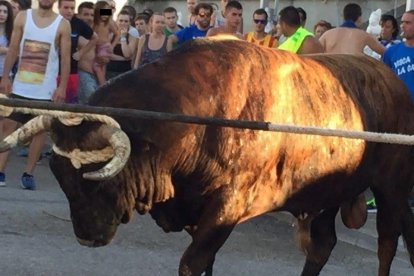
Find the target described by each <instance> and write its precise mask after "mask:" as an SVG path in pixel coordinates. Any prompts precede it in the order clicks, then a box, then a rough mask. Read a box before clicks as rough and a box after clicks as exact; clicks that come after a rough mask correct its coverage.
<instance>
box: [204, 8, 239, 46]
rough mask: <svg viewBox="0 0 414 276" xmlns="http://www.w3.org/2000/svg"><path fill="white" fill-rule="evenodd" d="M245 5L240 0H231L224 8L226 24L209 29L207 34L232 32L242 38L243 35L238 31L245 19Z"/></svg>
mask: <svg viewBox="0 0 414 276" xmlns="http://www.w3.org/2000/svg"><path fill="white" fill-rule="evenodd" d="M242 14H243V7H242V5H241V4H240V2H239V1H235V0H233V1H229V2H228V3H227V6H226V8H225V10H224V25H223V26H218V27H215V28H212V29H210V30H208V32H207V36H213V35H217V34H232V35H234V36H237V37H238V38H240V39H243V35H242V34H241V33H239V32H238V29H239V26H240V24H241V22H242V20H243V15H242Z"/></svg>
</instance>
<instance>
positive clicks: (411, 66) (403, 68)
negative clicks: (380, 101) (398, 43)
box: [394, 56, 414, 76]
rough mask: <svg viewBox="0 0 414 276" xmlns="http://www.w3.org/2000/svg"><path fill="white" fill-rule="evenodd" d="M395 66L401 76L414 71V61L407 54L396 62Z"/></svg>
mask: <svg viewBox="0 0 414 276" xmlns="http://www.w3.org/2000/svg"><path fill="white" fill-rule="evenodd" d="M394 68H395V70H396V71H397V75H398V76H401V75H404V74H406V73H409V72H412V71H414V62H411V58H410V56H405V57H402V58H400V59H398V60H397V61H395V62H394Z"/></svg>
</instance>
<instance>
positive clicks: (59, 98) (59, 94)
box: [52, 86, 66, 103]
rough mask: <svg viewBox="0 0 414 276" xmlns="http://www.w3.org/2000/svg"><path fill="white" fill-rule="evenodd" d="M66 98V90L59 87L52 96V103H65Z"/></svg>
mask: <svg viewBox="0 0 414 276" xmlns="http://www.w3.org/2000/svg"><path fill="white" fill-rule="evenodd" d="M65 97H66V89H63V88H62V87H60V86H59V87H58V88H56V90H55V92H54V93H53V95H52V101H53V102H55V103H63V102H64V101H65Z"/></svg>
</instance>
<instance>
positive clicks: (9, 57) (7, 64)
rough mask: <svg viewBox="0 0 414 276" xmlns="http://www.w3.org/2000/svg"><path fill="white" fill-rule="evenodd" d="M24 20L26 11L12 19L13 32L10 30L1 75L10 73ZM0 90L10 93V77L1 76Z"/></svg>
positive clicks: (15, 57)
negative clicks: (10, 34)
mask: <svg viewBox="0 0 414 276" xmlns="http://www.w3.org/2000/svg"><path fill="white" fill-rule="evenodd" d="M25 22H26V12H25V11H23V12H19V13H18V14H17V16H16V19H15V21H14V28H13V32H12V36H11V39H10V44H9V51H7V54H6V58H5V61H4V67H3V76H9V75H10V71H11V68H12V67H13V64H14V63H15V62H16V59H17V57H18V55H19V49H20V47H19V46H20V45H19V44H20V41H21V40H22V36H23V29H24V24H25ZM0 90H1V91H2V92H3V93H5V94H10V92H11V82H10V78H8V77H3V78H1V82H0Z"/></svg>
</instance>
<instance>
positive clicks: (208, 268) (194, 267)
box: [179, 192, 237, 276]
mask: <svg viewBox="0 0 414 276" xmlns="http://www.w3.org/2000/svg"><path fill="white" fill-rule="evenodd" d="M226 194H227V193H221V192H220V193H217V194H215V195H213V196H212V197H211V200H210V201H209V202H208V203H207V204H206V205H205V208H204V212H203V214H202V216H200V220H199V224H198V226H197V228H196V230H195V231H194V232H192V233H191V236H192V238H193V241H192V243H191V244H190V246H189V247H188V248H187V249H186V251H185V252H184V255H183V256H182V258H181V261H180V267H179V275H180V276H194V275H201V274H202V273H203V272H205V275H212V274H213V264H214V258H215V255H216V253H217V251H218V250H219V249H220V248H221V246H222V245H223V244H224V242H225V241H226V240H227V238H228V237H229V235H230V233H231V232H232V231H233V228H234V226H235V225H236V224H237V221H236V220H235V218H236V216H235V215H234V213H233V212H232V208H231V207H230V206H232V205H231V204H230V203H231V202H230V201H231V199H230V198H229V196H227V195H226Z"/></svg>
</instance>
